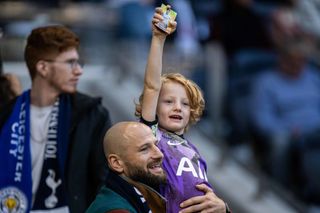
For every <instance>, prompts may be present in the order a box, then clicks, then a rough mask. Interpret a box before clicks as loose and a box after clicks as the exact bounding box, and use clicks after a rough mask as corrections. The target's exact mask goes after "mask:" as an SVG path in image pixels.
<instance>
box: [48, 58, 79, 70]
mask: <svg viewBox="0 0 320 213" xmlns="http://www.w3.org/2000/svg"><path fill="white" fill-rule="evenodd" d="M44 61H47V62H52V63H61V64H68V65H69V66H70V69H72V70H74V69H76V68H77V67H78V66H79V67H81V68H83V67H84V63H83V61H79V60H77V59H70V60H67V61H56V60H51V59H44Z"/></svg>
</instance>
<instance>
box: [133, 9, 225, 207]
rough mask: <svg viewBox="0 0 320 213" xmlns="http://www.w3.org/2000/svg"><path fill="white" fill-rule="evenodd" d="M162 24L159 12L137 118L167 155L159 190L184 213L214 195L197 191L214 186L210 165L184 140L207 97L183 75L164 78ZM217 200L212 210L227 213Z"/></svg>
mask: <svg viewBox="0 0 320 213" xmlns="http://www.w3.org/2000/svg"><path fill="white" fill-rule="evenodd" d="M162 20H163V17H162V11H161V9H160V8H157V9H156V13H155V15H154V17H153V20H152V23H153V26H152V31H153V36H152V41H151V47H150V53H149V57H148V62H147V66H146V73H145V80H144V89H143V93H142V95H141V96H140V99H139V101H140V102H139V104H137V105H136V115H137V116H139V117H140V119H141V120H142V122H144V123H145V124H147V125H148V126H150V127H151V128H152V129H153V131H154V133H155V134H156V136H157V138H158V140H159V144H158V146H159V148H160V149H161V151H162V152H163V154H164V161H163V167H164V169H165V171H166V173H167V184H166V185H165V186H160V189H159V190H160V193H161V194H162V195H164V196H165V198H166V199H167V212H173V213H177V212H179V211H180V210H182V208H180V204H181V203H182V202H183V201H185V200H188V199H189V198H192V197H196V196H203V197H204V196H205V194H207V192H208V191H210V192H211V193H212V190H211V189H210V188H208V187H207V188H208V189H206V190H204V188H203V187H205V186H202V187H198V186H197V187H196V185H199V184H202V183H204V184H206V185H207V186H210V184H209V183H208V179H207V175H206V170H207V168H206V163H205V161H204V160H203V159H202V157H201V156H200V154H199V152H198V151H197V149H196V148H195V146H194V145H192V144H191V143H190V142H189V141H188V140H186V139H185V138H184V136H183V134H184V133H185V131H186V130H187V128H188V127H189V125H191V124H193V123H196V122H197V121H198V120H199V118H200V116H201V115H202V112H203V109H204V99H203V95H202V93H201V91H200V89H199V87H198V86H197V85H196V84H195V83H193V82H192V81H190V80H188V79H186V78H185V77H184V76H183V75H181V74H178V73H176V74H166V75H163V76H162V77H161V70H162V54H163V47H164V42H165V39H166V36H167V34H166V33H165V32H163V31H161V30H159V29H158V28H157V27H156V26H155V25H156V24H157V23H158V22H161V21H162ZM169 25H171V27H172V28H171V29H172V30H171V32H169V34H171V33H172V32H173V31H174V30H175V28H176V22H172V21H171V22H169ZM212 194H213V193H212ZM213 195H214V194H213ZM214 199H216V200H215V202H214V203H213V204H212V206H214V205H215V208H216V209H219V208H220V209H223V211H224V212H225V206H224V203H223V201H222V200H220V199H219V198H217V197H216V196H215V195H214ZM214 199H213V200H214ZM201 202H202V201H201ZM199 203H200V202H199ZM199 203H191V205H195V204H199ZM188 204H190V203H188ZM212 206H211V208H212ZM183 207H185V206H183ZM201 208H206V207H201ZM200 210H202V209H197V211H199V212H200ZM220 211H221V210H220Z"/></svg>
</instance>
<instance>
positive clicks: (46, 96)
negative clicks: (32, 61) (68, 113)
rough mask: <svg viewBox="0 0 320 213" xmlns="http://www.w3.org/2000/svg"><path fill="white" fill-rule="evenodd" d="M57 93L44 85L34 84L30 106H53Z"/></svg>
mask: <svg viewBox="0 0 320 213" xmlns="http://www.w3.org/2000/svg"><path fill="white" fill-rule="evenodd" d="M58 96H59V93H58V92H57V91H55V90H53V89H52V88H50V87H48V86H47V85H46V84H44V83H41V82H38V83H36V82H34V83H33V84H32V88H31V104H32V105H34V106H38V107H45V106H50V105H53V104H54V103H55V102H56V100H57V98H58Z"/></svg>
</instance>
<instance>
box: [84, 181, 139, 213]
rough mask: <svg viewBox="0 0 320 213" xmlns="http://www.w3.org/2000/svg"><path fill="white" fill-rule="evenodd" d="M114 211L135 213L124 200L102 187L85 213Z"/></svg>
mask: <svg viewBox="0 0 320 213" xmlns="http://www.w3.org/2000/svg"><path fill="white" fill-rule="evenodd" d="M116 209H125V210H128V211H130V212H132V213H137V211H136V210H135V209H134V208H133V207H132V206H131V204H130V203H129V202H128V201H127V200H126V199H124V198H123V197H122V196H120V195H119V194H118V193H116V192H114V191H112V190H111V189H108V188H107V187H105V186H103V187H102V188H101V190H100V193H99V194H98V195H97V197H96V199H95V200H94V202H93V203H92V204H91V205H90V207H89V208H88V209H87V211H86V213H105V212H108V211H111V210H116Z"/></svg>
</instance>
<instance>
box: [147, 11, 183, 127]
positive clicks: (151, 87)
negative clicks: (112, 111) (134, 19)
mask: <svg viewBox="0 0 320 213" xmlns="http://www.w3.org/2000/svg"><path fill="white" fill-rule="evenodd" d="M168 9H170V6H168ZM162 15H163V11H162V9H161V7H157V8H156V9H155V13H154V16H153V19H152V40H151V46H150V51H149V56H148V61H147V65H146V70H145V77H144V88H143V97H142V103H141V104H142V106H141V116H142V117H143V119H145V120H146V121H154V120H155V118H156V109H157V103H158V97H159V93H160V89H161V80H160V78H161V72H162V55H163V47H164V43H165V40H166V37H167V35H169V34H171V33H173V32H174V31H175V29H176V26H177V23H176V22H175V21H169V26H168V27H169V29H170V32H169V34H168V33H166V32H164V31H162V30H160V29H159V28H158V27H156V24H157V23H159V22H161V21H162V20H163V16H162Z"/></svg>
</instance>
